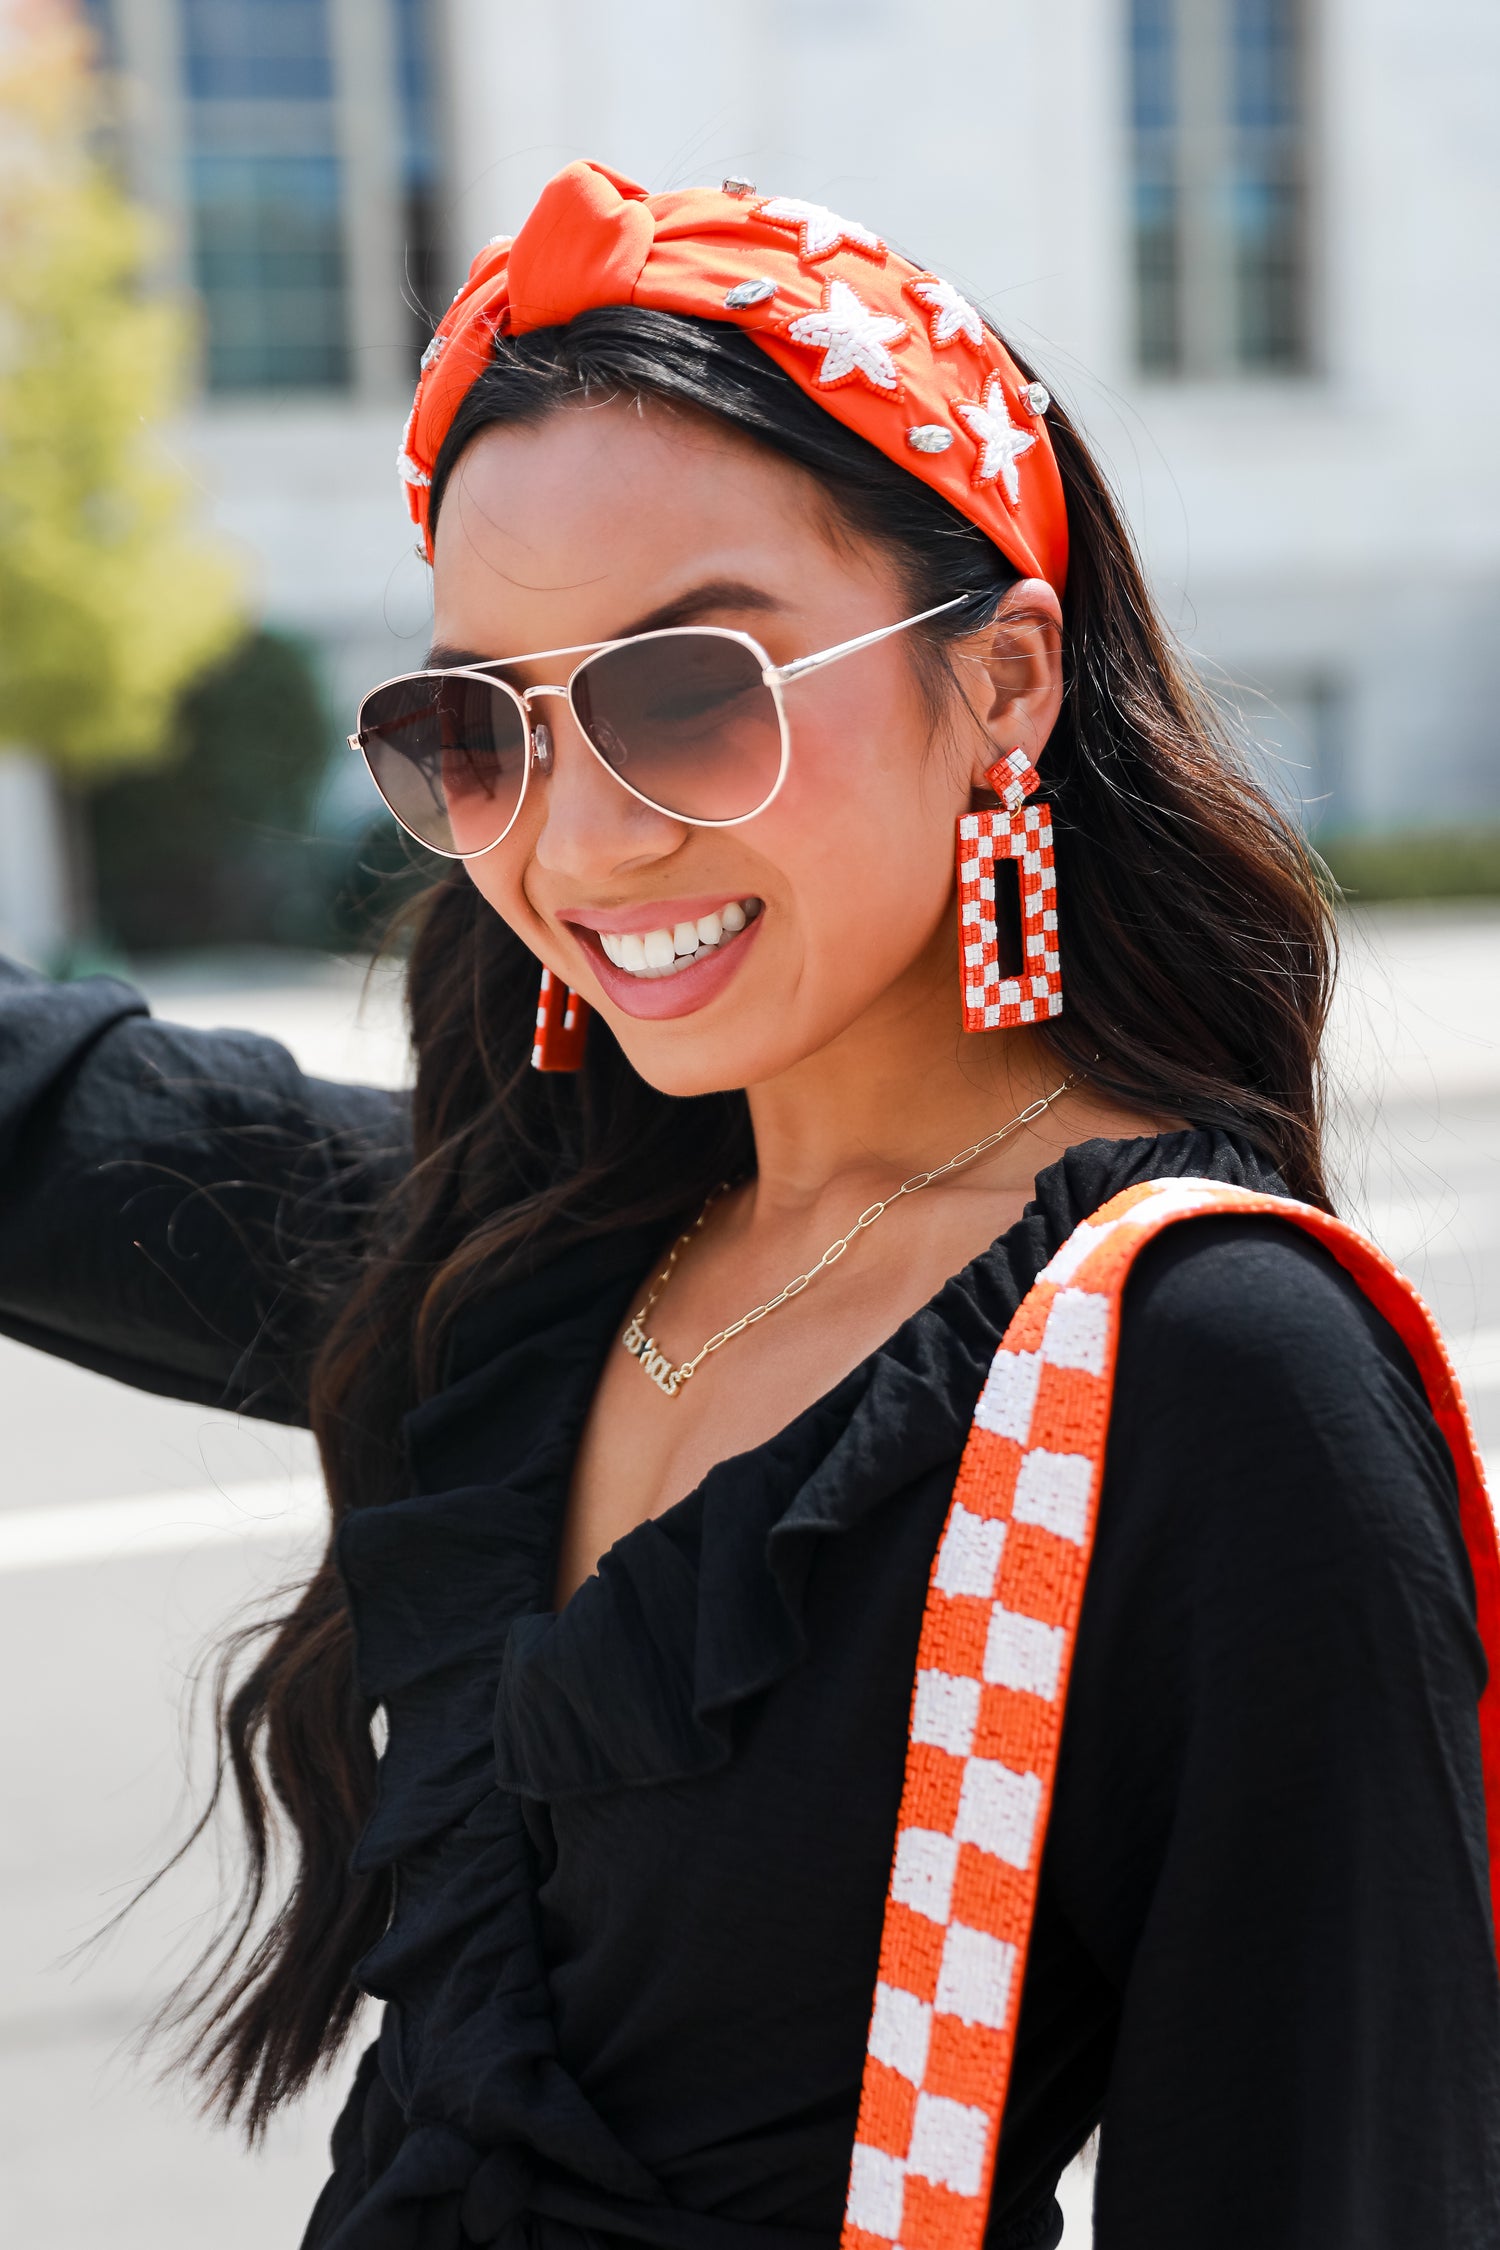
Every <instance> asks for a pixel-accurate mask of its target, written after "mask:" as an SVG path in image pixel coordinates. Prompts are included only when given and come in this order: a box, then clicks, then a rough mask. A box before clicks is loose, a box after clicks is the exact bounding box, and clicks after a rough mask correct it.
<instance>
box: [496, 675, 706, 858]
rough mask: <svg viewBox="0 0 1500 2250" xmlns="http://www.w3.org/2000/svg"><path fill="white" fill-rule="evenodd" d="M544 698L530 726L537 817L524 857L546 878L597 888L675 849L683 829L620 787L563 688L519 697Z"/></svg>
mask: <svg viewBox="0 0 1500 2250" xmlns="http://www.w3.org/2000/svg"><path fill="white" fill-rule="evenodd" d="M533 696H547V697H549V698H552V699H554V700H552V701H551V702H550V704H549V708H548V716H547V717H546V718H545V719H536V720H534V721H533V724H532V737H531V740H532V756H533V757H534V759H535V761H536V771H537V777H538V779H542V778H545V779H546V782H547V786H546V788H545V789H539V790H538V791H537V796H538V798H539V799H540V800H541V806H542V813H541V820H540V824H539V826H538V827H537V830H536V832H535V836H534V838H533V842H532V857H533V858H534V859H535V861H536V862H537V864H538V866H540V867H544V868H546V869H547V871H548V873H549V874H553V875H557V876H561V877H565V878H567V879H569V880H571V881H574V882H580V883H584V882H589V881H595V882H597V881H599V880H601V879H603V878H606V877H608V876H610V875H613V874H619V873H622V872H624V871H626V870H629V869H631V868H638V867H642V866H649V865H650V864H651V863H652V862H653V861H655V860H659V859H665V858H667V857H668V856H669V855H670V854H671V853H672V852H674V851H676V850H677V849H678V848H679V846H680V845H681V843H682V841H683V839H684V837H685V836H686V834H687V828H688V824H687V822H685V821H681V820H674V819H673V818H672V816H671V815H670V813H663V812H658V811H657V810H656V808H655V806H653V805H643V804H642V803H641V801H640V799H639V798H638V797H633V796H632V795H631V794H630V791H629V790H628V789H625V788H622V787H621V785H620V783H619V782H617V781H616V780H615V779H614V777H613V775H612V774H611V772H610V771H609V769H608V767H607V766H606V765H605V764H604V762H603V760H602V759H601V758H600V757H598V756H597V755H596V754H595V751H594V749H593V746H592V745H591V744H590V742H589V741H588V739H587V737H586V736H585V735H584V733H583V730H582V729H581V728H580V726H579V724H578V722H577V720H576V719H575V717H574V716H573V709H572V706H571V704H570V703H569V702H568V699H567V691H566V690H565V689H563V688H551V687H536V688H532V689H531V690H530V691H529V692H528V694H527V697H526V704H527V709H528V711H529V710H530V708H531V701H532V697H533Z"/></svg>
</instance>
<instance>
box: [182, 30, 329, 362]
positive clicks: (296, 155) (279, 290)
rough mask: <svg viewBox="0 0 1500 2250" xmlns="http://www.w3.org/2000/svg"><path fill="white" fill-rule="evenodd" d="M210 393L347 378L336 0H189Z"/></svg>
mask: <svg viewBox="0 0 1500 2250" xmlns="http://www.w3.org/2000/svg"><path fill="white" fill-rule="evenodd" d="M181 20H182V55H183V71H184V78H185V88H184V91H185V94H186V101H187V122H188V148H189V157H188V164H189V194H190V200H191V206H192V223H193V252H194V264H195V269H196V279H197V284H198V288H199V291H200V293H201V295H202V298H203V305H204V311H205V315H206V321H207V330H208V335H207V360H208V365H207V376H208V384H209V388H210V389H211V390H216V391H257V390H334V389H342V388H343V387H344V386H345V385H346V384H347V382H348V379H349V339H348V324H347V308H346V304H345V274H344V248H343V212H342V173H341V168H340V164H339V159H338V154H337V142H336V137H335V114H334V83H333V60H332V54H331V50H330V43H329V27H328V9H327V0H182V19H181Z"/></svg>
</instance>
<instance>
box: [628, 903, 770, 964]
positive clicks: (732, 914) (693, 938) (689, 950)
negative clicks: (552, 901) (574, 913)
mask: <svg viewBox="0 0 1500 2250" xmlns="http://www.w3.org/2000/svg"><path fill="white" fill-rule="evenodd" d="M760 911H761V901H760V900H759V899H758V898H748V899H730V900H729V902H728V903H727V905H724V906H721V907H720V908H719V911H718V913H717V914H701V915H700V916H699V917H698V920H697V921H696V922H679V923H677V924H676V926H675V927H674V928H672V929H666V928H662V929H659V930H644V931H641V932H636V931H634V930H631V931H629V932H622V931H619V930H601V931H600V932H599V943H600V946H601V947H602V949H603V952H604V957H605V959H606V960H608V961H613V963H614V965H615V967H616V968H617V969H624V970H626V971H628V973H629V974H630V975H631V976H637V977H669V976H672V975H674V974H675V973H676V972H677V971H678V970H679V969H686V968H688V967H690V966H691V964H692V963H693V962H694V961H696V960H698V959H700V958H701V956H702V955H703V954H704V953H706V952H709V951H711V950H712V948H713V947H714V946H716V945H719V944H721V943H722V942H723V940H724V939H725V938H726V937H734V936H736V935H737V934H738V933H739V931H741V930H742V929H744V927H745V925H746V924H747V923H748V922H753V921H754V920H755V917H756V916H757V915H758V914H759V913H760Z"/></svg>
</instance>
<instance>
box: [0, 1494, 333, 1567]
mask: <svg viewBox="0 0 1500 2250" xmlns="http://www.w3.org/2000/svg"><path fill="white" fill-rule="evenodd" d="M326 1507H327V1502H326V1500H325V1499H324V1496H323V1480H322V1478H321V1477H315V1476H303V1477H272V1478H269V1479H267V1480H266V1481H265V1482H264V1483H260V1484H228V1485H201V1486H198V1487H196V1488H194V1489H192V1490H190V1491H187V1492H146V1493H135V1494H132V1495H131V1496H130V1497H129V1498H127V1499H123V1500H89V1501H84V1502H81V1503H78V1504H75V1505H72V1506H67V1507H60V1508H13V1509H4V1510H0V1573H4V1572H7V1571H16V1570H47V1569H51V1568H53V1567H54V1566H55V1565H57V1564H60V1563H89V1562H112V1561H117V1560H122V1559H123V1560H128V1559H129V1558H130V1557H131V1556H134V1555H169V1554H177V1553H180V1552H182V1551H183V1550H184V1549H187V1548H191V1547H210V1546H225V1545H232V1544H234V1543H236V1542H239V1541H243V1540H246V1539H285V1538H288V1537H298V1536H301V1535H303V1534H306V1533H308V1532H310V1531H314V1530H316V1529H317V1527H318V1526H319V1524H320V1523H322V1521H323V1520H324V1514H325V1510H326Z"/></svg>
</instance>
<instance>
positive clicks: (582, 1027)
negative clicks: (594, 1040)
mask: <svg viewBox="0 0 1500 2250" xmlns="http://www.w3.org/2000/svg"><path fill="white" fill-rule="evenodd" d="M588 1031H589V1004H588V1002H587V1001H586V1000H585V999H583V998H582V997H581V996H580V995H579V994H578V993H576V992H575V991H574V990H573V988H572V986H571V985H565V984H564V983H563V981H562V979H561V977H555V976H554V975H553V974H552V971H551V970H550V969H543V971H542V989H541V991H540V992H539V993H538V994H537V1001H536V1038H535V1040H534V1041H533V1042H532V1048H531V1067H532V1069H533V1070H578V1069H580V1068H581V1066H582V1063H583V1049H584V1042H585V1041H586V1039H587V1038H588Z"/></svg>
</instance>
